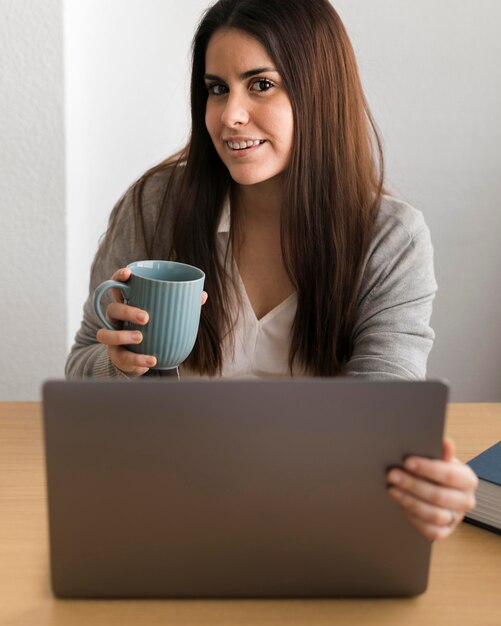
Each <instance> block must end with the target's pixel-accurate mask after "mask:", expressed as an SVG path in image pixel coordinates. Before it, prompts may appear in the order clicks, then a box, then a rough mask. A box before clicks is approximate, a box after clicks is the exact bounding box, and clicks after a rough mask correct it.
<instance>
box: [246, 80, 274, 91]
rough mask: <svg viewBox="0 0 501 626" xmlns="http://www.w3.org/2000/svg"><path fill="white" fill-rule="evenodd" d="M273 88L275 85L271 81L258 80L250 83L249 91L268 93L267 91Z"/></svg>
mask: <svg viewBox="0 0 501 626" xmlns="http://www.w3.org/2000/svg"><path fill="white" fill-rule="evenodd" d="M274 86H275V85H274V83H272V82H271V80H268V79H267V78H259V79H258V80H256V81H255V82H254V83H252V85H251V90H252V91H257V92H262V91H268V89H271V88H272V87H274Z"/></svg>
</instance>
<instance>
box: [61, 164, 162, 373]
mask: <svg viewBox="0 0 501 626" xmlns="http://www.w3.org/2000/svg"><path fill="white" fill-rule="evenodd" d="M165 182H166V176H165V173H164V174H155V175H154V176H151V177H150V178H149V179H148V180H147V181H146V184H145V191H144V194H143V198H142V199H143V215H144V217H145V221H144V222H143V226H144V228H145V232H144V235H145V237H146V238H150V237H151V236H152V232H153V230H154V225H155V223H156V220H157V216H158V211H159V203H160V202H159V201H160V198H161V197H162V192H163V189H164V188H165ZM133 197H134V185H133V186H132V187H131V188H130V189H129V190H128V191H127V192H126V193H125V194H124V195H123V196H122V198H121V199H120V200H119V201H118V202H117V204H116V205H115V207H114V208H113V211H112V213H111V216H110V224H111V223H112V221H115V222H116V225H115V228H114V230H113V233H114V234H113V235H110V234H109V230H108V233H107V234H106V235H105V236H104V237H103V239H102V241H101V243H100V245H99V250H98V253H97V254H96V256H95V258H94V262H93V264H92V269H91V276H90V284H89V295H88V297H87V300H86V302H85V304H84V307H83V318H82V322H81V325H80V328H79V330H78V332H77V334H76V336H75V342H74V344H73V346H72V348H71V351H70V354H69V356H68V359H67V361H66V368H65V373H66V377H67V378H68V379H79V378H94V379H118V380H119V379H122V380H125V379H128V378H129V377H128V376H127V375H126V374H124V373H123V372H122V371H121V370H119V369H118V368H117V367H115V365H114V364H113V363H112V361H111V359H110V358H109V357H108V352H107V346H105V345H103V344H101V343H99V342H98V341H97V339H96V333H97V331H98V330H99V329H100V328H101V327H102V323H101V322H100V320H99V318H98V317H97V315H96V313H95V311H94V306H93V303H92V296H93V293H94V290H95V289H96V287H97V286H98V285H99V284H100V283H102V282H103V281H105V280H108V279H110V278H111V276H112V274H114V272H116V270H118V269H120V268H121V267H125V266H127V265H128V264H129V263H131V262H133V261H137V260H141V259H146V258H147V252H146V246H145V243H144V237H139V236H138V233H137V229H136V224H135V222H136V219H135V215H134V207H133ZM169 235H170V233H166V246H167V245H168V239H169ZM111 302H112V295H111V290H110V291H107V292H106V293H105V294H104V296H103V297H102V299H101V306H102V308H103V310H105V309H106V306H107V305H108V304H109V303H111Z"/></svg>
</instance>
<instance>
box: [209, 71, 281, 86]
mask: <svg viewBox="0 0 501 626" xmlns="http://www.w3.org/2000/svg"><path fill="white" fill-rule="evenodd" d="M263 72H277V70H276V69H274V68H272V67H258V68H257V69H255V70H248V71H247V72H244V73H243V74H240V76H239V79H240V80H245V79H246V78H251V77H252V76H256V75H257V74H262V73H263ZM204 80H219V81H221V82H223V83H224V80H223V79H222V78H221V77H220V76H216V75H215V74H205V75H204Z"/></svg>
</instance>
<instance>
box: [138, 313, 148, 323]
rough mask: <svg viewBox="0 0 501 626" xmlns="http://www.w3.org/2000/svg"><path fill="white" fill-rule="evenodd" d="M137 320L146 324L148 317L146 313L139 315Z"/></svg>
mask: <svg viewBox="0 0 501 626" xmlns="http://www.w3.org/2000/svg"><path fill="white" fill-rule="evenodd" d="M136 319H137V321H138V322H146V320H147V319H148V316H147V315H146V313H138V314H137V315H136Z"/></svg>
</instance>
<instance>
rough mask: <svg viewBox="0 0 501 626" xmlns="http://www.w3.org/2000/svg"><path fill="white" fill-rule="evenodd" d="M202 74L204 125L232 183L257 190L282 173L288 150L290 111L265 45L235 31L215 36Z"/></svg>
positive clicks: (207, 53) (291, 117) (291, 132)
mask: <svg viewBox="0 0 501 626" xmlns="http://www.w3.org/2000/svg"><path fill="white" fill-rule="evenodd" d="M205 72H206V73H205V77H204V78H205V84H206V86H207V89H208V92H209V96H208V99H207V106H206V112H205V124H206V126H207V130H208V131H209V135H210V136H211V139H212V141H213V143H214V146H215V148H216V150H217V153H218V154H219V156H220V157H221V160H222V161H223V163H224V164H225V165H226V167H227V168H228V170H229V172H230V174H231V177H232V178H233V180H234V181H235V182H237V183H239V184H241V185H256V184H258V183H262V182H264V181H268V180H270V179H272V178H275V177H277V176H279V175H280V174H282V172H283V171H284V170H285V169H286V167H287V165H288V164H289V160H290V155H291V149H292V142H293V115H292V106H291V102H290V100H289V96H288V95H287V93H286V91H285V89H284V86H283V84H282V79H281V77H280V74H279V73H278V72H277V71H276V69H275V67H274V63H273V61H272V60H271V59H270V57H269V56H268V54H267V52H266V50H265V49H264V48H263V46H262V45H261V44H260V43H259V42H258V41H257V40H256V39H254V38H253V37H251V36H250V35H247V34H246V33H244V32H242V31H239V30H236V29H230V30H219V31H216V32H215V33H214V34H213V35H212V37H211V39H210V40H209V45H208V46H207V52H206V55H205ZM244 146H245V147H244Z"/></svg>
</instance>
